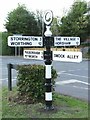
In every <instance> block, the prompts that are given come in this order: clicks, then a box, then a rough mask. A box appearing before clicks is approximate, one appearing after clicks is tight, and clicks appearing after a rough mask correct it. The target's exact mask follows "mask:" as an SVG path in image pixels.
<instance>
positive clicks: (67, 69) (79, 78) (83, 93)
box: [0, 56, 90, 101]
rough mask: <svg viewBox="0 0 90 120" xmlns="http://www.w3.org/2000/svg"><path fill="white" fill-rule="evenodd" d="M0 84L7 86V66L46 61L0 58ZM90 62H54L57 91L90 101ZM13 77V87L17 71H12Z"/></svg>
mask: <svg viewBox="0 0 90 120" xmlns="http://www.w3.org/2000/svg"><path fill="white" fill-rule="evenodd" d="M0 59H1V60H0V66H2V67H0V71H1V72H0V76H2V77H1V78H0V84H1V81H2V85H7V81H8V78H7V77H8V72H7V64H8V63H11V64H42V65H44V61H38V60H37V61H36V60H27V59H24V58H23V57H13V56H11V57H7V56H3V57H0ZM89 63H90V61H87V60H83V61H82V62H81V63H71V62H56V61H53V63H52V65H53V67H54V68H55V69H56V71H57V73H58V77H57V79H56V84H55V91H56V92H59V93H60V94H64V95H70V96H73V97H76V98H79V99H82V100H88V99H89V101H90V98H89V97H88V92H89V90H90V82H89V79H90V76H89V74H88V73H89V72H88V64H89ZM12 74H13V75H12V76H13V79H12V80H13V86H14V85H15V84H16V76H17V71H16V70H12Z"/></svg>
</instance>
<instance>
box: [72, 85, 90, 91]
mask: <svg viewBox="0 0 90 120" xmlns="http://www.w3.org/2000/svg"><path fill="white" fill-rule="evenodd" d="M73 87H75V88H78V89H85V90H89V88H86V87H80V86H73Z"/></svg>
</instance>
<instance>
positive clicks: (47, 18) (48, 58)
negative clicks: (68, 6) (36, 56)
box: [44, 11, 53, 110]
mask: <svg viewBox="0 0 90 120" xmlns="http://www.w3.org/2000/svg"><path fill="white" fill-rule="evenodd" d="M52 18H53V15H52V11H46V12H45V14H44V23H45V25H46V31H45V33H44V35H45V39H44V43H45V46H46V51H44V59H45V79H46V82H45V88H46V92H45V103H46V107H45V109H46V110H52V109H53V107H52V82H51V78H52V76H51V64H52V51H51V40H52V39H51V38H52V37H51V36H52V32H51V31H50V25H51V22H52Z"/></svg>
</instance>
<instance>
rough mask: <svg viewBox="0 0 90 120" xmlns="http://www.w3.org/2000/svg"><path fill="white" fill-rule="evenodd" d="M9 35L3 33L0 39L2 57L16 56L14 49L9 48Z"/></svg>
mask: <svg viewBox="0 0 90 120" xmlns="http://www.w3.org/2000/svg"><path fill="white" fill-rule="evenodd" d="M8 36H9V34H8V33H7V32H2V36H1V38H0V42H1V45H0V48H1V49H2V53H0V54H2V55H13V54H14V48H11V47H9V46H8V40H7V38H8Z"/></svg>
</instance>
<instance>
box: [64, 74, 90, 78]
mask: <svg viewBox="0 0 90 120" xmlns="http://www.w3.org/2000/svg"><path fill="white" fill-rule="evenodd" d="M62 74H66V75H70V76H76V77H83V78H89V77H87V76H81V75H76V74H71V73H62Z"/></svg>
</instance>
